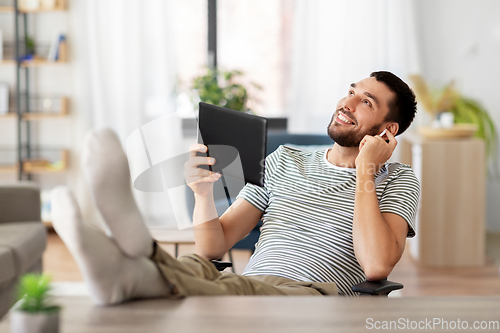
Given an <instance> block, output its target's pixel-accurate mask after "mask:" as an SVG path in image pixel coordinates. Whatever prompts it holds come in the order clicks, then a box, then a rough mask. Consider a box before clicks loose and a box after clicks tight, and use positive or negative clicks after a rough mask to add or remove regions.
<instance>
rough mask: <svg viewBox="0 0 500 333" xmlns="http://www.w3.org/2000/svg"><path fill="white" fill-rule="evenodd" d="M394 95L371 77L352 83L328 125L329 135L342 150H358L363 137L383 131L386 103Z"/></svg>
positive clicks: (387, 108)
mask: <svg viewBox="0 0 500 333" xmlns="http://www.w3.org/2000/svg"><path fill="white" fill-rule="evenodd" d="M394 97H395V95H394V93H393V92H392V91H390V90H389V88H388V87H387V86H386V85H385V84H384V83H382V82H378V81H377V80H376V79H375V78H374V77H370V78H367V79H364V80H361V81H359V82H358V83H353V84H351V86H350V87H349V92H348V94H347V96H346V97H344V98H342V99H341V100H340V101H339V102H338V103H337V108H336V111H335V113H334V114H333V117H332V120H331V122H330V124H329V125H328V135H329V136H330V137H331V138H332V139H333V140H334V141H335V142H336V143H337V144H339V145H340V146H342V147H358V146H359V144H360V142H361V140H362V139H363V137H364V136H365V135H377V134H380V132H382V131H383V130H384V127H383V124H384V122H385V121H384V119H385V116H386V115H387V114H388V113H389V102H390V101H391V100H392V98H394Z"/></svg>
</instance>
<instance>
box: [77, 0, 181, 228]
mask: <svg viewBox="0 0 500 333" xmlns="http://www.w3.org/2000/svg"><path fill="white" fill-rule="evenodd" d="M172 1H173V0H148V1H142V0H85V1H73V2H72V6H71V14H72V22H73V26H72V28H73V32H72V35H73V38H72V40H71V43H72V44H73V45H72V49H73V50H74V51H73V54H72V63H73V64H75V66H74V68H75V85H76V87H75V88H76V89H75V91H76V93H75V94H76V96H75V100H76V102H75V103H74V104H75V107H76V108H77V110H75V113H76V117H77V119H78V125H77V131H76V132H77V133H75V137H76V138H77V140H76V141H75V144H74V145H75V147H74V149H73V151H75V152H76V154H77V155H78V154H79V151H80V149H81V147H80V145H81V139H82V137H83V135H84V133H85V132H86V131H87V130H88V129H90V128H103V127H108V128H111V129H113V130H114V131H115V132H116V133H117V134H118V136H119V138H120V140H121V143H122V145H123V146H124V145H125V142H126V139H127V137H128V135H129V134H130V133H132V132H133V131H134V130H136V129H138V128H139V127H140V126H141V125H143V124H145V123H147V122H148V121H150V120H152V119H155V118H158V117H160V116H163V115H166V114H169V113H172V112H175V84H176V70H175V69H176V65H175V56H174V50H173V44H174V43H173V27H172V24H171V23H172V17H173V13H172ZM176 134H178V131H176ZM181 139H182V138H180V137H178V136H176V137H172V140H181ZM74 163H75V164H78V163H79V161H78V156H76V158H75V159H74ZM73 169H78V166H77V165H75V167H74V168H73ZM74 174H75V176H74V177H73V178H74V180H73V187H74V188H76V189H75V190H76V191H77V192H79V193H78V196H79V201H80V202H81V203H82V202H83V206H85V208H86V209H87V210H86V212H87V214H88V215H89V216H91V217H93V218H94V219H95V217H96V216H93V215H95V214H92V212H89V210H92V208H91V206H92V205H91V204H90V203H89V200H88V195H87V193H88V192H87V189H85V185H84V184H83V182H82V180H81V176H80V174H79V173H78V172H74ZM134 194H135V195H136V198H137V199H138V202H139V206H140V208H141V211H142V212H143V214H144V215H145V216H146V218H148V217H149V216H154V217H156V218H160V219H161V218H168V217H169V216H171V208H170V205H169V204H168V203H165V200H168V197H167V198H165V196H164V195H162V194H154V193H140V192H138V191H135V192H134ZM84 210H85V209H84ZM84 215H85V212H84Z"/></svg>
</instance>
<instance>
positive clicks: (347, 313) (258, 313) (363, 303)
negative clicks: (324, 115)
mask: <svg viewBox="0 0 500 333" xmlns="http://www.w3.org/2000/svg"><path fill="white" fill-rule="evenodd" d="M58 301H59V303H60V304H61V305H62V306H63V309H64V312H63V314H62V327H61V333H76V332H79V333H80V332H81V333H88V332H93V333H100V332H107V333H114V332H117V333H118V332H119V333H128V332H144V333H146V332H147V333H155V332H196V333H199V332H217V333H221V332H241V331H244V332H287V333H289V332H315V333H316V332H349V333H352V332H367V331H369V330H367V328H370V327H371V328H372V329H371V330H373V331H378V330H377V329H375V328H376V327H375V325H376V324H377V323H376V321H379V323H378V324H377V325H383V323H384V321H387V322H390V321H394V322H395V324H399V325H402V324H404V325H408V327H405V328H403V329H402V327H401V326H400V327H399V331H405V330H409V331H419V329H418V328H417V329H413V330H412V329H411V327H409V325H412V323H414V324H413V325H418V324H419V322H420V321H424V323H422V324H420V325H425V320H426V319H427V321H428V322H430V324H432V322H433V320H435V318H436V319H439V320H441V321H442V320H444V321H448V325H449V327H448V330H447V329H445V328H446V327H443V326H442V325H443V324H437V323H436V326H435V327H434V329H433V330H434V331H436V332H448V331H450V332H456V331H457V328H455V329H452V327H451V326H452V325H453V323H452V322H454V323H455V325H456V324H457V323H458V322H457V321H458V320H460V322H459V323H460V325H464V323H463V322H464V321H466V322H467V325H468V329H469V330H471V328H472V325H473V324H474V322H475V321H478V322H481V321H486V324H488V322H489V321H496V324H497V325H498V322H499V321H500V312H499V309H500V297H498V296H495V297H432V298H429V297H426V298H382V297H381V298H378V297H360V298H345V297H308V296H302V297H288V296H281V297H279V296H278V297H274V296H221V297H209V296H205V297H188V298H186V299H183V300H176V301H170V300H164V299H154V300H145V301H135V302H129V303H125V304H122V305H118V306H112V307H97V306H93V305H92V303H91V302H90V299H89V298H87V297H60V298H59V299H58ZM369 318H372V319H373V320H372V321H370V320H369ZM401 318H402V319H401ZM367 320H368V323H367ZM407 320H408V321H407ZM8 324H9V323H8V316H7V317H5V318H4V319H2V321H1V322H0V333H8V332H9V325H8ZM389 324H390V323H389ZM483 325H484V324H483ZM414 328H415V327H414ZM443 328H444V329H443ZM428 330H429V326H428ZM481 331H492V332H493V331H495V332H498V331H499V329H492V330H481Z"/></svg>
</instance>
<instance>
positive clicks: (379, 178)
mask: <svg viewBox="0 0 500 333" xmlns="http://www.w3.org/2000/svg"><path fill="white" fill-rule="evenodd" d="M415 111H416V102H415V96H414V94H413V92H412V91H411V89H410V88H409V87H408V86H407V85H406V84H405V83H404V82H403V81H402V80H400V79H399V78H398V77H396V76H395V75H393V74H392V73H389V72H375V73H372V74H371V75H370V77H369V78H367V79H364V80H361V81H359V82H357V83H355V84H354V83H353V84H351V86H350V87H349V90H348V93H347V96H346V97H344V98H343V99H341V100H340V101H339V102H338V104H337V108H336V110H335V112H334V114H333V117H332V120H331V122H330V124H329V126H328V134H329V135H330V137H331V138H332V139H333V140H334V142H335V143H334V145H333V147H332V148H330V149H327V150H324V151H316V152H303V151H300V150H297V149H292V148H289V147H285V146H281V147H280V148H279V149H278V150H276V151H275V152H274V153H272V154H271V155H270V156H269V157H268V158H267V159H266V174H265V181H264V184H265V186H264V188H259V187H256V186H254V185H250V184H247V185H246V186H245V188H244V189H243V190H242V191H241V192H240V194H239V195H238V199H237V200H236V201H235V203H234V204H233V205H232V206H231V207H230V208H229V209H228V210H227V211H226V212H225V213H224V214H223V215H222V216H221V217H218V216H217V213H216V211H215V205H214V200H213V192H212V189H213V183H214V182H215V181H217V180H218V179H219V177H220V175H218V174H214V173H212V172H210V171H208V170H205V169H201V168H198V166H199V165H203V164H213V163H215V161H214V160H213V159H210V158H207V157H197V156H196V153H197V151H204V150H205V149H206V147H204V146H202V145H196V146H194V147H192V155H191V158H190V160H189V161H188V162H187V163H186V165H185V178H186V182H187V183H188V185H189V186H190V187H191V189H192V190H193V191H194V193H195V199H196V204H195V210H194V214H193V220H194V224H195V227H194V232H195V239H196V248H197V253H198V254H195V255H191V256H186V257H181V258H179V260H176V259H174V258H172V257H171V256H169V255H168V254H166V253H165V252H164V251H162V250H161V249H160V248H159V247H157V246H156V243H154V242H153V241H152V239H151V238H150V236H149V234H148V231H147V229H146V228H145V226H144V223H143V221H142V219H141V216H140V213H139V211H138V209H137V207H136V205H135V202H134V200H133V198H132V194H131V192H130V179H129V178H130V175H129V171H128V166H127V161H126V157H125V155H124V153H123V151H122V149H121V147H120V144H119V142H118V140H117V139H116V137H115V136H114V135H113V134H112V133H111V132H110V131H100V132H95V133H93V134H91V135H90V136H89V137H88V138H87V142H86V145H85V149H84V151H83V163H84V166H85V167H84V171H85V176H86V178H87V180H88V181H89V184H90V187H91V189H92V191H93V194H94V199H95V202H96V204H97V207H98V208H99V210H100V211H101V213H102V215H103V218H104V220H105V222H106V224H107V226H108V227H109V230H110V232H111V234H112V239H111V238H108V237H107V236H105V235H103V234H102V233H101V232H99V231H98V230H95V229H92V228H91V227H89V226H87V225H85V224H83V223H82V222H81V219H80V217H79V213H78V209H77V206H76V204H75V203H74V200H73V199H72V197H71V195H70V193H69V192H68V191H67V190H66V189H64V188H60V189H57V190H55V191H54V195H53V221H54V227H55V229H56V231H57V232H58V234H59V235H60V236H61V238H62V239H63V241H64V242H65V243H66V245H67V246H68V248H69V250H70V251H71V253H72V254H73V256H74V257H75V259H76V261H77V263H78V265H79V267H80V269H81V271H82V273H83V276H84V279H85V281H86V282H87V283H88V285H89V286H90V290H91V295H92V298H93V299H94V301H95V302H96V303H99V304H114V303H119V302H123V301H126V300H128V299H132V298H139V297H161V296H163V297H183V296H189V295H239V294H243V295H336V294H343V295H352V292H351V291H350V286H351V285H353V284H356V283H358V282H360V281H362V280H364V278H365V277H366V278H368V279H369V280H377V279H382V278H385V277H387V276H388V275H389V273H390V272H391V271H392V269H393V267H394V265H395V264H396V263H397V262H398V261H399V259H400V258H401V255H402V253H403V250H404V245H405V238H406V237H407V236H409V237H411V236H413V235H414V216H415V212H416V208H417V202H418V197H419V191H420V188H419V184H418V181H417V179H416V177H415V175H414V174H413V172H412V170H411V169H410V168H409V167H408V166H405V165H402V164H400V163H386V161H387V160H388V159H389V158H390V156H391V155H392V152H393V151H394V149H395V147H396V145H397V141H396V139H395V138H394V136H395V135H397V134H401V133H402V132H404V131H405V130H406V129H407V128H408V126H409V125H410V124H411V122H412V120H413V118H414V114H415ZM382 132H383V134H382ZM380 134H382V136H381V135H380ZM260 219H262V220H263V226H262V228H261V237H260V239H259V242H258V243H257V245H256V250H255V252H254V254H253V255H252V257H251V258H250V262H249V264H248V266H247V268H246V269H245V272H244V273H243V275H236V274H231V273H226V274H220V273H219V272H218V271H217V270H216V269H215V267H214V266H213V265H212V264H211V263H210V262H209V261H208V260H207V259H215V258H219V257H221V256H222V255H223V254H224V253H226V252H227V251H228V250H229V249H230V248H231V247H232V246H233V245H234V244H235V243H236V242H237V241H238V240H240V239H241V238H243V237H244V236H245V235H246V234H247V233H248V232H249V231H250V230H252V229H253V228H254V227H255V225H256V224H257V223H258V221H259V220H260Z"/></svg>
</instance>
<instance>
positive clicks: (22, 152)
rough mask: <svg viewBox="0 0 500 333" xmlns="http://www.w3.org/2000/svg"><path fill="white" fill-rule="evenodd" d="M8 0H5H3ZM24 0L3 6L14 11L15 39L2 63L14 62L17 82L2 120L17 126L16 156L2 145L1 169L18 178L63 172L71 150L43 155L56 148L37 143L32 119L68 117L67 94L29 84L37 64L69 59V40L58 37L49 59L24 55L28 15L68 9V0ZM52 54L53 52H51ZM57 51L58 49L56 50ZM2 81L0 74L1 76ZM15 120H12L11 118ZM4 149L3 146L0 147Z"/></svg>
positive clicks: (56, 63) (4, 11) (0, 11)
mask: <svg viewBox="0 0 500 333" xmlns="http://www.w3.org/2000/svg"><path fill="white" fill-rule="evenodd" d="M4 2H5V1H4ZM24 3H25V2H24V1H21V0H13V1H12V6H0V14H1V15H14V22H15V24H14V25H15V29H14V31H15V34H14V35H15V41H14V46H13V48H14V52H12V53H13V56H12V59H3V60H1V61H0V66H12V67H14V68H15V71H16V73H15V84H14V89H12V90H13V94H11V97H13V98H12V101H11V103H10V107H9V112H8V113H6V114H3V115H0V121H2V120H8V119H13V120H14V122H15V124H16V126H17V138H16V141H17V147H15V148H13V149H12V150H15V151H16V155H17V157H16V158H15V159H13V158H12V152H11V150H9V149H5V148H4V149H3V152H4V155H5V156H8V157H9V158H8V159H7V162H6V161H5V160H4V161H0V173H17V178H18V180H31V179H32V176H33V175H42V174H52V173H60V172H64V171H66V170H67V168H68V159H69V158H68V156H69V151H68V150H67V149H65V148H60V149H55V151H56V153H57V154H56V155H58V157H57V158H56V159H55V160H54V158H53V157H51V158H47V157H46V156H44V155H47V154H49V155H54V148H47V149H48V151H46V152H45V150H46V149H45V148H43V147H38V146H36V145H35V142H34V141H35V140H34V138H33V137H32V125H33V122H42V121H50V120H51V119H56V118H63V117H67V115H68V114H69V100H68V97H66V96H56V97H54V96H37V95H36V94H35V91H34V90H35V89H32V87H31V86H30V77H31V75H30V72H31V71H36V70H37V68H38V67H46V66H59V65H62V64H65V63H67V45H66V40H65V39H64V40H62V39H60V40H59V43H58V44H56V45H57V47H56V48H54V50H57V59H56V60H48V57H47V56H43V55H34V56H32V57H31V58H30V59H26V57H24V56H23V55H24V54H26V51H25V50H24V47H25V45H24V43H23V41H25V40H26V38H27V37H28V24H29V20H28V17H29V16H30V15H37V14H40V15H43V13H47V12H56V11H64V10H66V1H65V0H56V1H55V3H54V6H53V7H51V8H44V7H43V5H44V4H45V3H46V2H44V1H40V2H39V8H36V9H31V8H30V9H28V8H25V7H23V5H24ZM49 54H50V52H49ZM54 54H55V53H54ZM0 81H1V78H0ZM11 121H12V120H11ZM0 151H2V149H0Z"/></svg>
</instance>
